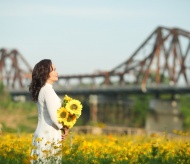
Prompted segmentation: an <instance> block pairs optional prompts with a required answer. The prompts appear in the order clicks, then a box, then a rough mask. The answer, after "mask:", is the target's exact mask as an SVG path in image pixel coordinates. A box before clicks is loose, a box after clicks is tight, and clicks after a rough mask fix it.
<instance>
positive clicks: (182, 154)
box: [0, 133, 190, 164]
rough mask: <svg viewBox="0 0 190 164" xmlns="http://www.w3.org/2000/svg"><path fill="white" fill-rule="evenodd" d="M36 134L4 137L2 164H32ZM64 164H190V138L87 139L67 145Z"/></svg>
mask: <svg viewBox="0 0 190 164" xmlns="http://www.w3.org/2000/svg"><path fill="white" fill-rule="evenodd" d="M31 140H32V134H20V135H18V134H3V135H2V136H0V163H2V164H22V163H23V164H28V163H29V161H30V159H31V157H30V151H31V148H32V146H31ZM62 154H63V161H62V163H63V164H114V163H118V164H162V163H164V164H177V163H178V164H190V136H188V135H186V136H184V135H183V136H182V135H178V136H177V137H168V136H167V134H165V135H157V134H152V135H150V136H146V135H143V136H137V135H136V136H129V135H122V136H121V135H90V134H88V135H85V134H80V135H79V134H74V133H71V134H69V136H68V137H67V139H66V140H65V141H64V142H63V151H62Z"/></svg>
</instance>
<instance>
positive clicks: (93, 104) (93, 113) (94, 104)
mask: <svg viewBox="0 0 190 164" xmlns="http://www.w3.org/2000/svg"><path fill="white" fill-rule="evenodd" d="M89 99H90V100H89V102H90V120H91V121H92V122H93V123H97V121H98V120H97V113H98V96H97V95H90V97H89Z"/></svg>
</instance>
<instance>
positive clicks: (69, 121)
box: [64, 114, 77, 128]
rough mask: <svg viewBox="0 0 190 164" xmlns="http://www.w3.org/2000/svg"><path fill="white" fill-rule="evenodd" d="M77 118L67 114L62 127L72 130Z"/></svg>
mask: <svg viewBox="0 0 190 164" xmlns="http://www.w3.org/2000/svg"><path fill="white" fill-rule="evenodd" d="M76 121H77V118H76V116H75V115H74V114H69V115H68V117H67V119H66V120H65V121H64V125H65V126H67V127H68V128H72V127H73V126H74V124H75V123H76Z"/></svg>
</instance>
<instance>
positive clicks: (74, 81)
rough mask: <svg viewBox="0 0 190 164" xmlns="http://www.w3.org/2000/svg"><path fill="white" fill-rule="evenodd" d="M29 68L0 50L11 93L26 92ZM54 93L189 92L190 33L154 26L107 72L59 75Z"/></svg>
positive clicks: (0, 70)
mask: <svg viewBox="0 0 190 164" xmlns="http://www.w3.org/2000/svg"><path fill="white" fill-rule="evenodd" d="M31 72H32V68H31V66H30V65H29V63H28V62H27V61H26V60H25V59H24V57H23V56H22V55H21V54H20V52H19V51H17V50H15V49H13V50H8V49H5V48H2V49H0V81H2V82H3V84H4V85H5V86H6V87H7V88H8V89H9V91H10V92H11V93H12V94H13V95H19V94H20V95H21V94H24V95H27V94H29V92H28V85H29V83H30V81H31ZM55 89H56V91H57V93H58V94H60V95H63V94H78V95H80V94H81V95H91V94H104V95H106V94H126V93H127V94H130V93H131V94H136V93H137V94H143V93H153V94H162V93H171V94H175V93H190V32H188V31H185V30H183V29H180V28H166V27H158V28H156V29H155V30H154V31H153V32H152V33H151V34H150V35H149V36H148V37H147V38H146V39H145V40H144V41H143V42H142V44H141V45H140V46H139V47H138V48H137V49H136V50H135V51H134V53H132V55H131V56H130V57H129V58H128V59H127V60H126V61H124V62H122V63H120V64H119V65H117V66H116V67H114V68H113V69H111V70H110V71H100V72H96V73H89V74H78V75H77V74H76V75H60V76H59V80H58V82H57V84H56V87H55Z"/></svg>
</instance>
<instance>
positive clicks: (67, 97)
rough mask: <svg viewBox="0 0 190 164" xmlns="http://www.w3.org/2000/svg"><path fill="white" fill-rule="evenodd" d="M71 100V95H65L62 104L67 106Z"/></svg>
mask: <svg viewBox="0 0 190 164" xmlns="http://www.w3.org/2000/svg"><path fill="white" fill-rule="evenodd" d="M71 100H72V98H71V97H69V96H67V95H65V96H64V98H63V103H62V106H63V107H65V106H66V104H67V103H68V102H69V101H71Z"/></svg>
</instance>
